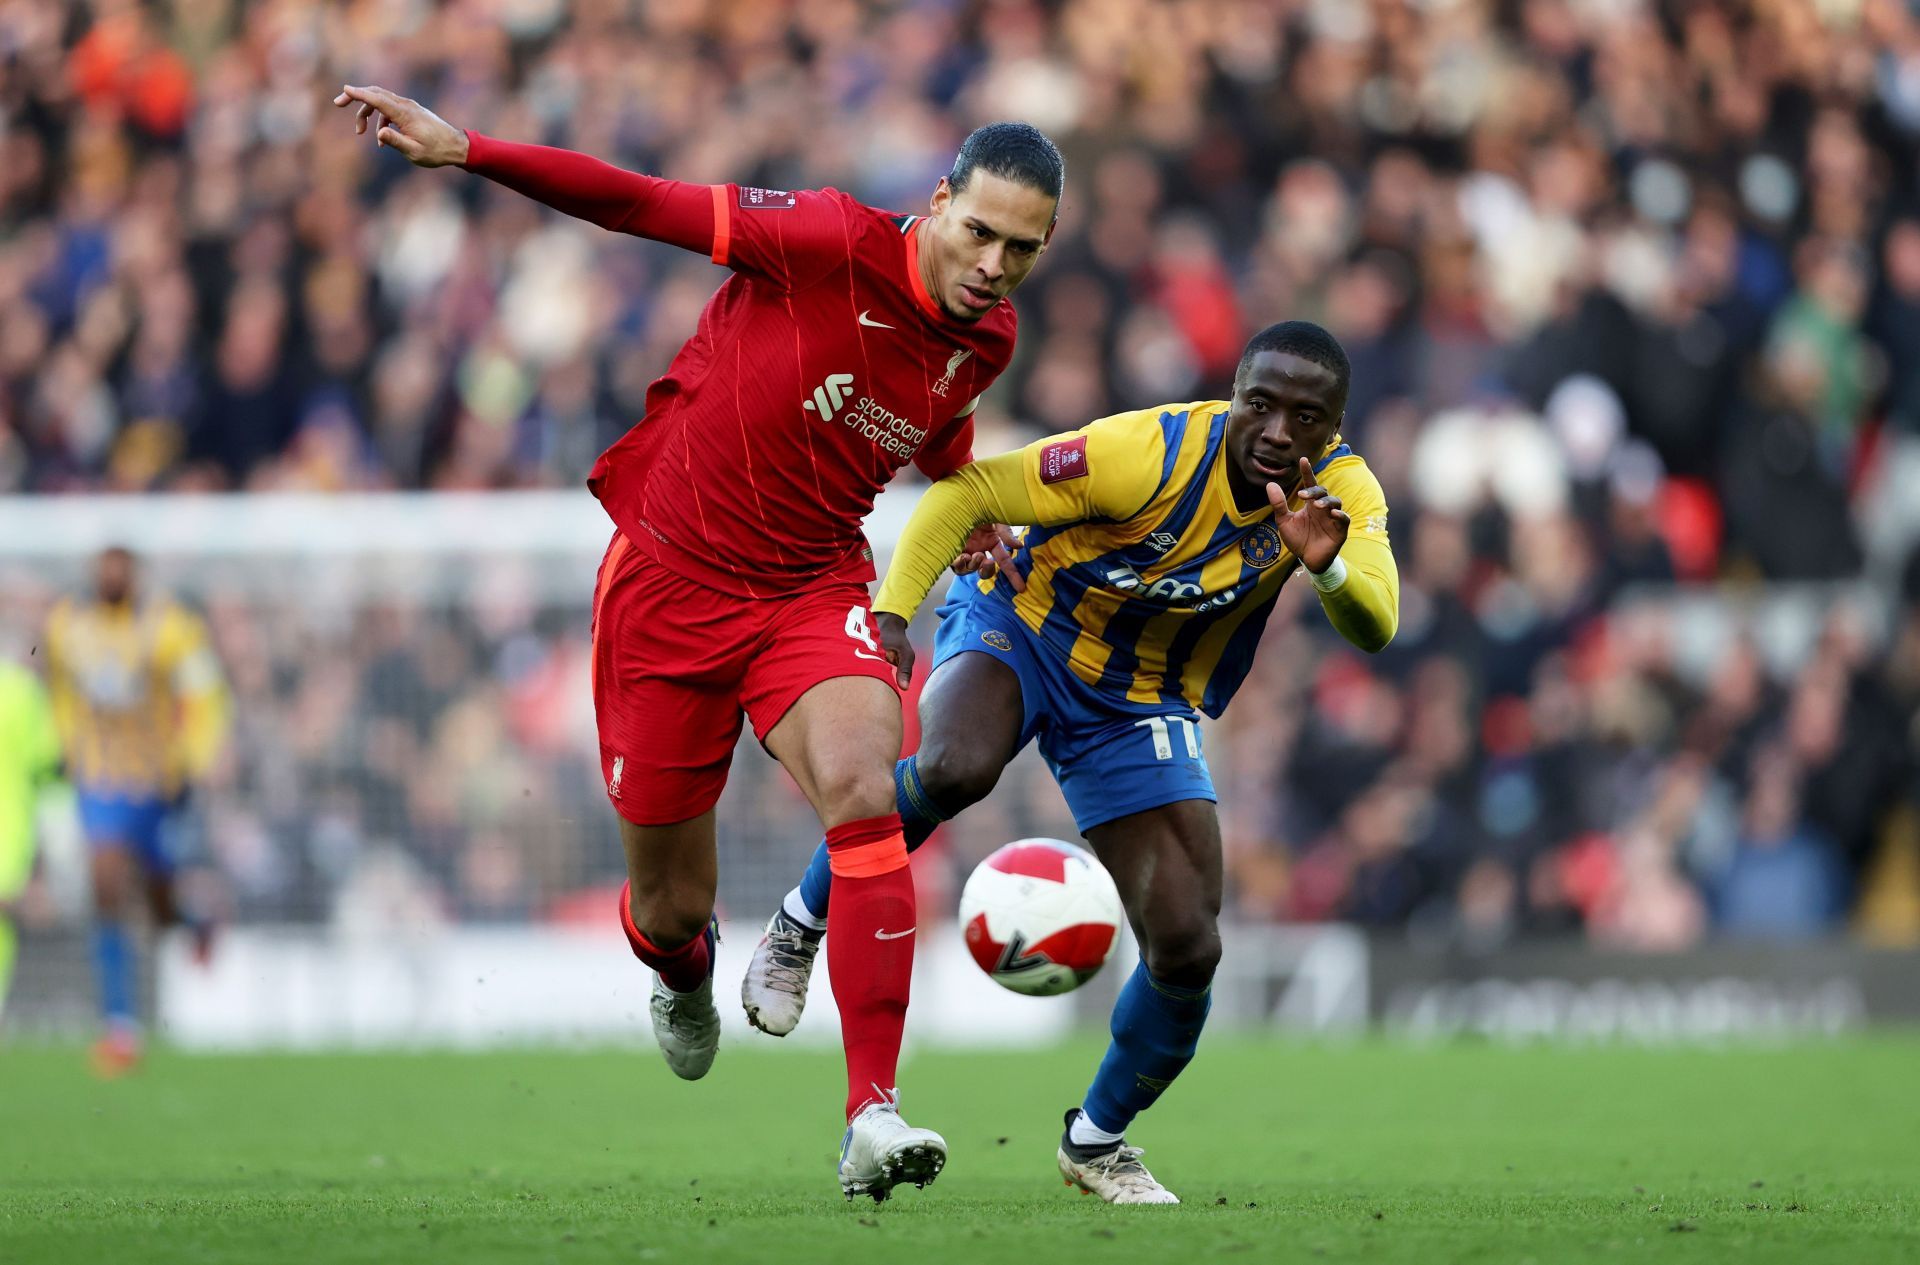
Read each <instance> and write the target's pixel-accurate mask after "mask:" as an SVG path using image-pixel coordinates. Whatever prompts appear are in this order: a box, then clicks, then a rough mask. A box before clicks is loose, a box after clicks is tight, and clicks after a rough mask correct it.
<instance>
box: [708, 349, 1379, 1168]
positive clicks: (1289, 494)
mask: <svg viewBox="0 0 1920 1265" xmlns="http://www.w3.org/2000/svg"><path fill="white" fill-rule="evenodd" d="M1348 373H1349V370H1348V364H1347V356H1346V353H1345V352H1344V351H1343V350H1342V349H1341V347H1340V344H1339V343H1338V342H1337V341H1335V340H1334V338H1333V336H1332V335H1331V334H1329V333H1327V332H1326V331H1325V330H1323V329H1321V328H1320V327H1319V326H1318V325H1312V324H1308V323H1306V322H1304V321H1290V322H1287V323H1284V324H1280V325H1273V326H1269V327H1268V328H1266V329H1264V330H1262V331H1261V332H1260V333H1259V334H1257V335H1255V336H1254V338H1253V340H1252V341H1251V342H1250V343H1249V344H1248V345H1247V348H1246V351H1245V353H1244V354H1243V356H1242V358H1241V361H1240V367H1239V371H1238V373H1237V374H1236V375H1235V381H1234V391H1233V398H1232V400H1231V401H1227V400H1214V401H1206V402H1201V403H1193V404H1170V405H1166V406H1164V407H1161V408H1151V409H1143V410H1141V411H1139V412H1135V413H1122V414H1119V415H1117V416H1114V417H1106V418H1102V419H1100V420H1099V421H1096V422H1093V423H1092V424H1090V425H1088V426H1086V427H1085V428H1083V429H1081V430H1078V431H1074V432H1072V433H1070V434H1065V435H1055V436H1052V437H1051V438H1047V439H1042V440H1040V441H1038V442H1037V443H1034V444H1031V445H1029V446H1028V447H1026V448H1024V449H1022V450H1020V451H1018V452H1012V453H1008V454H1006V455H1005V456H1000V457H991V458H989V459H987V460H985V461H981V462H976V463H975V464H973V465H971V466H968V467H966V468H965V469H963V470H961V471H960V472H958V473H957V474H955V475H953V476H951V477H949V478H947V479H943V480H941V481H940V482H939V483H937V484H935V485H934V486H933V487H932V488H931V489H930V490H929V491H928V492H927V494H926V496H925V498H924V499H923V500H922V501H921V502H920V505H919V507H918V508H917V509H916V510H915V511H914V514H913V518H912V519H911V520H910V521H909V522H908V524H907V527H906V531H905V532H904V534H903V535H902V536H901V538H900V543H899V546H898V549H897V551H896V552H895V555H894V560H893V565H892V566H891V567H890V568H889V569H888V571H887V578H886V582H885V583H884V584H883V585H882V586H881V589H880V593H879V595H878V596H877V597H875V598H874V602H873V609H874V612H875V620H876V623H877V624H878V627H879V632H880V640H881V644H882V646H883V647H884V648H885V650H886V653H887V655H888V657H889V658H890V659H891V660H892V661H893V662H894V664H895V665H896V667H897V668H898V670H899V673H900V679H901V680H902V681H903V682H904V681H905V680H906V679H907V676H908V674H909V672H911V670H912V667H913V648H912V646H911V645H909V644H908V641H907V623H908V621H909V620H910V619H912V617H913V613H914V612H915V611H916V610H918V609H919V608H920V604H921V603H922V602H923V601H924V600H925V599H926V596H927V592H928V590H929V589H930V588H931V587H932V586H933V583H934V581H935V579H936V578H937V577H938V576H939V574H940V572H941V570H942V569H943V568H944V567H945V566H946V564H947V563H948V562H950V561H951V562H954V565H955V569H956V570H961V571H963V572H965V571H968V570H975V569H982V568H981V567H980V559H979V558H978V557H977V556H962V557H961V558H959V560H958V561H955V555H956V553H958V552H960V550H961V542H962V540H963V539H964V538H966V536H967V534H968V533H969V532H970V531H972V530H973V529H974V527H975V526H976V525H978V524H980V523H986V522H1004V523H1013V524H1030V525H1031V526H1030V528H1029V530H1028V531H1027V533H1026V537H1025V539H1024V541H1023V542H1022V544H1021V547H1020V549H1019V551H1018V553H1016V554H1015V555H1014V558H1013V560H1012V565H1011V567H1010V568H1000V569H999V570H998V573H997V574H991V573H990V574H986V575H984V576H982V577H980V578H976V577H975V576H973V575H969V574H962V575H961V577H960V578H959V579H957V580H955V581H954V583H953V587H952V589H951V591H950V592H949V593H948V595H947V601H946V604H945V605H944V606H943V607H941V609H940V631H939V634H938V636H937V638H936V639H935V642H934V647H935V648H934V669H933V674H932V676H931V677H929V679H928V681H927V685H926V690H925V692H924V693H923V694H922V696H921V700H920V725H921V739H920V750H919V754H918V755H916V756H913V757H910V758H908V759H905V760H902V761H901V762H900V766H899V771H898V772H897V774H896V781H897V782H898V783H899V785H900V788H901V792H900V800H899V809H900V816H901V818H902V820H903V821H904V822H905V823H906V834H907V841H908V843H909V845H910V846H917V845H918V844H919V843H920V842H922V841H924V840H925V839H926V838H927V836H928V835H929V834H931V833H932V832H933V829H934V827H935V826H937V825H938V824H939V823H940V822H943V821H946V820H947V819H948V818H950V817H952V816H953V815H954V814H955V813H958V812H959V811H961V810H962V809H964V808H965V807H967V805H969V804H972V803H975V802H977V801H979V800H980V799H983V798H984V797H985V796H986V794H987V793H988V792H989V791H990V790H992V789H993V785H994V782H995V781H996V780H998V778H999V776H1000V771H1001V770H1002V769H1003V768H1005V767H1006V765H1007V763H1008V762H1009V761H1010V760H1012V759H1013V757H1014V755H1015V754H1016V753H1017V752H1019V751H1020V749H1021V748H1023V747H1024V746H1026V744H1027V743H1028V742H1030V741H1034V740H1036V739H1037V740H1038V742H1039V745H1040V753H1041V755H1043V756H1044V757H1045V758H1046V760H1047V763H1048V766H1049V767H1050V768H1051V769H1052V771H1053V776H1054V779H1055V780H1056V781H1057V782H1058V783H1059V784H1060V789H1061V791H1062V793H1064V794H1065V796H1066V799H1067V805H1068V807H1069V808H1071V809H1072V810H1073V816H1074V822H1075V824H1076V825H1078V826H1079V828H1080V831H1081V833H1082V834H1084V835H1085V836H1086V837H1087V841H1088V842H1089V843H1090V844H1092V845H1093V849H1094V851H1095V852H1096V853H1097V854H1098V855H1099V857H1100V860H1101V861H1102V862H1103V863H1104V864H1105V865H1106V867H1107V869H1108V870H1110V871H1111V872H1112V874H1113V877H1114V881H1115V882H1116V883H1117V884H1118V885H1119V888H1120V895H1121V898H1122V900H1123V901H1124V902H1125V903H1126V908H1127V917H1128V920H1129V921H1130V922H1131V923H1132V925H1133V930H1134V935H1135V936H1136V938H1137V939H1138V940H1139V942H1140V953H1141V961H1140V964H1139V966H1138V968H1137V969H1136V970H1135V971H1134V972H1133V975H1132V976H1131V977H1130V978H1129V979H1128V980H1127V982H1126V985H1125V986H1124V987H1123V988H1122V990H1121V993H1120V999H1119V1001H1118V1003H1117V1004H1116V1005H1115V1007H1114V1011H1113V1022H1112V1031H1113V1041H1112V1044H1111V1045H1110V1046H1109V1047H1108V1049H1107V1055H1106V1058H1105V1060H1104V1061H1103V1062H1102V1063H1101V1065H1100V1069H1099V1071H1098V1073H1097V1074H1096V1075H1095V1076H1094V1079H1093V1085H1092V1087H1091V1088H1090V1089H1089V1090H1088V1091H1087V1094H1086V1098H1085V1100H1084V1101H1083V1103H1082V1105H1081V1106H1078V1107H1075V1108H1074V1109H1072V1110H1071V1111H1069V1112H1068V1113H1067V1119H1066V1125H1067V1127H1066V1130H1065V1132H1064V1134H1063V1135H1062V1137H1061V1139H1060V1149H1059V1152H1058V1155H1057V1159H1058V1163H1059V1166H1060V1171H1061V1173H1062V1175H1063V1176H1065V1178H1066V1179H1067V1181H1068V1183H1069V1184H1071V1185H1077V1186H1079V1187H1080V1188H1081V1189H1083V1190H1086V1191H1090V1192H1092V1193H1094V1194H1097V1195H1099V1196H1100V1197H1101V1198H1103V1199H1105V1200H1106V1201H1107V1202H1109V1203H1178V1202H1179V1200H1178V1199H1177V1198H1176V1197H1175V1196H1174V1194H1173V1192H1171V1191H1169V1190H1168V1189H1166V1188H1165V1187H1164V1186H1162V1185H1161V1184H1160V1183H1159V1182H1158V1181H1157V1180H1155V1179H1154V1176H1153V1174H1152V1173H1150V1172H1148V1171H1147V1168H1146V1166H1145V1165H1144V1164H1142V1163H1141V1161H1140V1150H1139V1148H1138V1147H1131V1146H1128V1145H1127V1144H1126V1138H1125V1134H1126V1131H1127V1128H1128V1126H1129V1125H1131V1124H1132V1123H1133V1120H1134V1117H1135V1116H1137V1115H1138V1114H1139V1113H1140V1112H1142V1111H1144V1110H1146V1109H1147V1108H1148V1107H1150V1106H1152V1105H1153V1103H1154V1102H1155V1100H1157V1099H1158V1098H1159V1097H1160V1095H1161V1094H1162V1093H1163V1092H1165V1090H1166V1088H1167V1086H1168V1085H1170V1084H1172V1083H1173V1080H1174V1078H1175V1077H1177V1076H1179V1075H1180V1073H1181V1071H1182V1069H1184V1068H1185V1067H1186V1066H1187V1063H1188V1062H1189V1061H1190V1060H1191V1059H1192V1058H1193V1054H1194V1049H1195V1047H1196V1045H1197V1043H1198V1041H1199V1039H1200V1030H1201V1027H1202V1026H1203V1025H1204V1024H1205V1023H1206V1018H1207V1009H1208V1006H1209V990H1210V988H1211V986H1212V981H1213V973H1214V968H1215V967H1216V965H1217V964H1218V963H1219V960H1220V933H1219V929H1218V925H1217V924H1218V919H1219V914H1220V896H1221V855H1220V826H1219V820H1218V817H1217V815H1216V813H1215V810H1214V802H1215V796H1214V790H1213V780H1212V777H1211V776H1210V775H1209V773H1208V771H1207V763H1206V759H1205V757H1204V756H1203V755H1202V754H1201V742H1200V727H1199V720H1200V713H1203V712H1204V713H1205V714H1206V715H1208V716H1219V715H1220V714H1221V712H1222V711H1224V710H1225V708H1226V706H1227V703H1228V702H1229V701H1230V700H1231V699H1232V698H1233V694H1234V691H1235V690H1237V689H1238V688H1239V687H1240V683H1241V682H1242V681H1243V680H1245V679H1246V675H1247V671H1248V669H1249V668H1250V667H1251V666H1252V663H1253V654H1254V650H1255V648H1256V647H1257V646H1258V645H1259V642H1260V633H1261V630H1262V629H1263V628H1264V627H1265V626H1266V622H1267V616H1268V615H1269V614H1270V613H1271V612H1272V610H1273V604H1274V599H1275V598H1276V597H1278V596H1279V593H1280V588H1281V586H1282V585H1284V584H1285V583H1286V582H1287V580H1288V578H1289V577H1290V576H1291V575H1293V574H1294V573H1295V572H1296V570H1299V571H1304V572H1305V573H1306V579H1307V581H1308V582H1309V583H1311V584H1312V585H1313V588H1314V592H1315V594H1316V595H1317V596H1318V597H1319V599H1320V605H1321V607H1322V609H1323V610H1325V611H1326V614H1327V618H1328V619H1329V620H1330V621H1331V622H1332V624H1333V626H1334V627H1335V628H1336V629H1338V630H1339V632H1340V634H1341V635H1342V636H1344V637H1345V638H1346V639H1347V640H1348V641H1350V642H1352V643H1353V644H1354V645H1355V646H1358V647H1359V648H1360V649H1362V650H1366V651H1369V652H1373V651H1378V650H1380V649H1381V648H1382V647H1384V646H1385V645H1386V644H1387V642H1388V641H1389V640H1391V639H1392V637H1393V634H1394V631H1395V628H1396V627H1397V625H1398V623H1399V605H1400V596H1399V594H1400V581H1399V575H1398V572H1397V571H1396V569H1395V567H1394V561H1393V553H1392V551H1391V550H1390V549H1389V548H1388V542H1387V506H1386V500H1385V498H1384V497H1383V496H1382V494H1381V491H1380V485H1379V483H1378V482H1377V481H1376V480H1375V479H1374V477H1373V475H1372V473H1371V472H1369V471H1368V469H1367V465H1366V462H1364V461H1362V460H1361V459H1360V457H1359V456H1358V455H1356V454H1355V453H1354V452H1353V450H1352V449H1351V448H1349V447H1348V446H1347V445H1346V444H1345V443H1343V442H1341V438H1340V422H1341V418H1342V416H1343V414H1344V412H1345V409H1346V399H1347V380H1348ZM985 570H987V571H989V572H991V571H992V570H993V568H990V567H989V568H985ZM1022 578H1024V580H1025V584H1024V586H1022V585H1021V584H1020V580H1021V579H1022ZM833 881H834V880H833V876H832V874H831V873H830V872H829V869H828V867H827V865H826V864H825V863H824V861H823V859H822V855H821V854H820V853H817V852H816V854H815V856H814V859H813V863H812V865H811V866H809V868H808V870H807V873H806V875H805V876H804V877H803V878H802V879H801V882H800V885H799V886H798V887H796V888H795V889H794V890H793V891H792V892H790V893H789V894H788V895H787V898H786V900H785V902H784V903H783V905H782V907H781V909H780V910H779V911H778V912H777V913H776V914H775V915H774V916H773V919H772V921H771V922H769V923H768V925H767V934H766V936H765V938H763V939H762V940H761V942H760V945H759V947H758V948H757V949H756V950H755V952H754V957H753V961H752V963H751V965H750V966H749V967H748V970H747V979H746V984H745V987H744V989H743V994H742V1001H743V1003H744V1005H745V1006H746V1009H747V1014H748V1017H749V1018H750V1019H751V1020H752V1022H753V1023H754V1024H755V1025H756V1026H758V1027H759V1028H761V1029H762V1030H763V1031H766V1032H770V1033H773V1034H774V1035H776V1036H781V1035H784V1034H786V1033H787V1032H790V1031H792V1030H793V1027H794V1025H795V1024H797V1023H798V1022H799V1020H800V1012H801V1007H802V1005H803V1004H804V1002H805V1000H806V986H807V979H808V976H809V974H810V973H811V971H812V967H813V961H814V956H815V954H816V953H817V952H818V950H819V945H820V941H821V937H822V935H823V933H824V930H825V927H826V922H825V918H826V913H827V909H828V906H829V901H828V894H829V891H830V889H831V887H832V885H833Z"/></svg>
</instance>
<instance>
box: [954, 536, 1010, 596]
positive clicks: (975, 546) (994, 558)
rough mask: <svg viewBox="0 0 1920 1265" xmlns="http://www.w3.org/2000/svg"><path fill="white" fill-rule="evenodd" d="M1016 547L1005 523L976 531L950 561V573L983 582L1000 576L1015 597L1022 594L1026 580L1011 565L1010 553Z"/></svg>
mask: <svg viewBox="0 0 1920 1265" xmlns="http://www.w3.org/2000/svg"><path fill="white" fill-rule="evenodd" d="M1019 547H1020V538H1019V537H1018V536H1016V535H1014V534H1013V528H1011V527H1009V526H1007V525H1006V524H1005V523H993V524H991V525H989V526H986V527H976V528H974V529H973V534H972V535H970V536H968V537H967V538H966V540H965V541H964V542H963V543H962V544H961V546H960V553H959V556H957V557H956V558H954V560H953V573H954V574H955V575H977V576H979V577H980V578H981V579H983V580H991V579H992V578H993V577H994V576H996V575H1004V576H1006V577H1007V583H1008V585H1010V586H1011V587H1012V589H1013V591H1014V592H1015V593H1024V592H1026V591H1027V581H1026V577H1024V576H1022V575H1021V574H1020V571H1019V569H1018V568H1017V567H1015V566H1014V565H1013V551H1014V550H1016V549H1018V548H1019Z"/></svg>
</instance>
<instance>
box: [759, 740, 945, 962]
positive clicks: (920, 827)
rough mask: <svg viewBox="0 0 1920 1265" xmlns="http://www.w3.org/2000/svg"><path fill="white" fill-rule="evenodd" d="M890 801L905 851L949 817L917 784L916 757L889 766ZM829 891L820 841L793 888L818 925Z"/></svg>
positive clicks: (824, 916)
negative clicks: (896, 810)
mask: <svg viewBox="0 0 1920 1265" xmlns="http://www.w3.org/2000/svg"><path fill="white" fill-rule="evenodd" d="M893 798H894V803H895V804H896V805H897V806H898V807H899V810H900V826H901V829H902V830H903V831H904V832H905V834H906V836H907V851H909V852H911V851H913V850H914V849H915V848H917V847H919V846H920V845H921V844H923V843H925V842H926V841H927V836H929V835H931V834H932V833H933V830H934V827H935V826H938V825H939V824H940V823H941V822H943V821H945V820H946V819H947V818H949V817H951V816H953V814H952V813H948V812H942V811H941V809H940V807H939V805H937V804H935V803H934V802H933V797H932V796H930V795H928V794H927V788H926V787H924V786H922V785H921V784H920V757H919V756H911V755H910V756H908V757H907V758H906V759H904V760H902V761H900V762H899V763H898V764H896V765H894V766H893ZM832 889H833V871H832V870H831V869H830V868H828V865H827V845H826V843H825V841H824V840H823V841H822V842H821V844H820V846H819V847H817V848H815V849H814V850H813V860H811V861H809V862H807V872H806V873H805V874H803V875H801V876H800V886H799V887H798V888H796V889H795V890H796V891H798V892H799V893H800V903H801V904H803V905H805V906H806V910H807V912H808V913H809V914H812V915H813V918H814V921H815V922H816V923H817V924H818V925H820V926H825V925H826V921H827V896H828V893H829V892H830V891H832ZM787 912H788V913H790V914H791V913H795V912H797V911H795V910H793V909H789V910H788V911H787Z"/></svg>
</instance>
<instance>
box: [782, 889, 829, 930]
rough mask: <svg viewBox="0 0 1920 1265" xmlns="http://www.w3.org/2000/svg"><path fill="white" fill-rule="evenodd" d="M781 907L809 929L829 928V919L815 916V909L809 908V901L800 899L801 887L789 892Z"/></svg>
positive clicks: (790, 916)
mask: <svg viewBox="0 0 1920 1265" xmlns="http://www.w3.org/2000/svg"><path fill="white" fill-rule="evenodd" d="M780 908H781V909H783V910H785V911H786V915H787V917H789V918H791V919H793V920H794V921H795V922H797V923H799V924H800V925H801V926H803V927H805V928H806V929H807V930H808V931H825V930H826V929H827V920H826V919H825V918H816V917H814V916H813V911H812V910H811V909H808V908H807V902H806V901H804V900H802V899H800V889H799V888H798V887H796V888H794V889H793V890H792V891H790V892H788V893H787V895H786V899H785V900H782V901H781V902H780Z"/></svg>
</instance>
